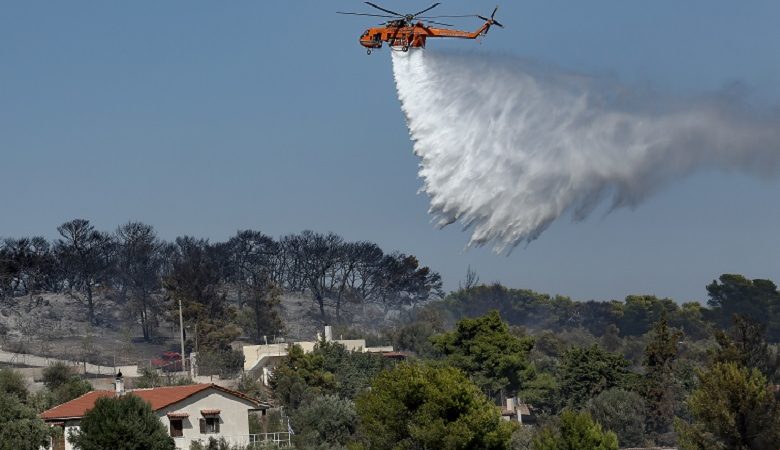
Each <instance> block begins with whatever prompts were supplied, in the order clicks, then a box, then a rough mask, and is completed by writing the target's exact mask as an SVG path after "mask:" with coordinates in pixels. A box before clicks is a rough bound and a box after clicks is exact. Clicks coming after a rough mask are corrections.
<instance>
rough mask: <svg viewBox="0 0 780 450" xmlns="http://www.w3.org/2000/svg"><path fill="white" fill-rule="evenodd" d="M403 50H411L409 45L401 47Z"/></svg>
mask: <svg viewBox="0 0 780 450" xmlns="http://www.w3.org/2000/svg"><path fill="white" fill-rule="evenodd" d="M401 51H402V52H404V53H406V52H408V51H409V46H408V45H404V46H403V47H401Z"/></svg>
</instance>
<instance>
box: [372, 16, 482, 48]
mask: <svg viewBox="0 0 780 450" xmlns="http://www.w3.org/2000/svg"><path fill="white" fill-rule="evenodd" d="M491 25H492V21H488V22H485V24H484V25H482V26H481V27H480V28H479V29H477V30H476V31H473V32H471V31H462V30H450V29H446V28H434V27H427V26H425V25H424V24H423V23H422V22H417V23H414V24H412V23H410V22H406V21H404V20H396V21H390V22H388V23H387V24H386V25H385V26H383V27H374V28H369V29H367V30H366V31H364V32H363V34H361V35H360V45H362V46H363V47H366V48H367V49H368V51H369V53H370V52H371V50H372V49H376V48H381V47H382V45H383V43H385V42H386V43H387V45H388V46H390V47H391V48H394V49H401V50H403V51H407V50H409V49H410V48H423V47H425V41H426V39H428V38H438V37H449V38H460V39H476V38H477V37H479V36H481V35H483V34H485V33H486V32H487V30H488V29H489V28H490V26H491Z"/></svg>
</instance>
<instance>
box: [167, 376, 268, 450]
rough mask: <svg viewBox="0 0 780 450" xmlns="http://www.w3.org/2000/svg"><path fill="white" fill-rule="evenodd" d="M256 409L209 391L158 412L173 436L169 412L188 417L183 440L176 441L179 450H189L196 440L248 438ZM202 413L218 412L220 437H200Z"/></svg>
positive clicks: (177, 439) (250, 405)
mask: <svg viewBox="0 0 780 450" xmlns="http://www.w3.org/2000/svg"><path fill="white" fill-rule="evenodd" d="M254 408H255V406H254V405H253V404H252V403H251V402H249V401H247V400H243V399H240V398H238V397H234V396H232V395H230V394H227V393H224V392H222V391H218V390H216V389H213V388H210V389H207V390H205V391H202V392H199V393H197V394H195V395H193V396H192V397H190V398H188V399H186V400H183V401H181V402H179V403H175V404H173V405H171V406H169V407H167V408H163V409H161V410H159V411H157V416H158V417H159V418H160V421H161V422H162V423H163V425H165V427H166V429H167V430H168V431H169V432H170V426H171V424H170V421H169V420H168V416H167V415H166V414H167V413H169V412H173V411H176V412H186V413H188V414H189V417H187V418H186V419H183V421H182V424H183V426H184V430H183V434H184V436H183V437H180V438H174V441H176V448H178V449H185V450H186V449H189V448H190V443H191V442H192V441H193V440H198V439H202V440H203V441H204V442H207V441H208V439H209V438H210V437H214V438H217V439H219V438H220V437H222V436H224V437H226V438H228V439H229V440H234V439H236V438H239V437H242V436H248V435H249V410H250V409H254ZM201 409H219V410H220V414H219V419H220V423H219V434H216V433H212V434H200V424H199V420H200V419H201V418H202V417H203V416H202V415H201V413H200V410H201Z"/></svg>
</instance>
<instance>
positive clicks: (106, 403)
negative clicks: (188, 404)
mask: <svg viewBox="0 0 780 450" xmlns="http://www.w3.org/2000/svg"><path fill="white" fill-rule="evenodd" d="M68 440H69V441H70V442H71V444H73V445H74V447H76V448H77V449H79V450H105V449H109V448H110V449H113V450H174V449H175V448H176V445H175V443H174V442H173V438H171V437H170V436H169V435H168V432H167V430H166V429H165V426H164V425H163V424H162V422H160V420H159V419H158V418H157V415H156V414H155V413H154V411H152V407H151V406H149V404H148V403H146V402H145V401H143V400H142V399H141V398H140V397H138V396H135V395H132V394H127V395H123V396H121V397H104V398H100V399H98V400H97V401H96V402H95V406H94V408H92V409H91V410H89V412H87V414H86V415H85V416H84V418H83V419H82V420H81V429H80V430H79V432H76V433H71V435H70V436H69V437H68Z"/></svg>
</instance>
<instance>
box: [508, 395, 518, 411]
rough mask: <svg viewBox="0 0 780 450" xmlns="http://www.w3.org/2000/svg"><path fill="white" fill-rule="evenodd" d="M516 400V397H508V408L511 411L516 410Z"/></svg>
mask: <svg viewBox="0 0 780 450" xmlns="http://www.w3.org/2000/svg"><path fill="white" fill-rule="evenodd" d="M515 401H516V400H515V398H514V397H509V398H507V399H506V409H507V410H509V411H514V410H515Z"/></svg>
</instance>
